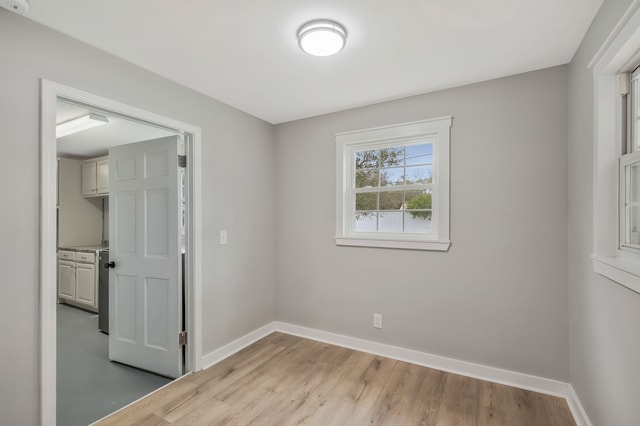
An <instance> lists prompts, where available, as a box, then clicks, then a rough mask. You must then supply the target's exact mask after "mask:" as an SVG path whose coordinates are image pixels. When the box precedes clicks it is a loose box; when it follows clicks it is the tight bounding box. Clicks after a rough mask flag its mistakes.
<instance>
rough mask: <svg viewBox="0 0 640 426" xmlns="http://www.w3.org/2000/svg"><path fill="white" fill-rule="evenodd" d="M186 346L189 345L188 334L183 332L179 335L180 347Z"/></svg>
mask: <svg viewBox="0 0 640 426" xmlns="http://www.w3.org/2000/svg"><path fill="white" fill-rule="evenodd" d="M186 345H187V332H186V331H181V332H180V334H178V346H180V347H183V346H186Z"/></svg>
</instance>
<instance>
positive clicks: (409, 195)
mask: <svg viewBox="0 0 640 426" xmlns="http://www.w3.org/2000/svg"><path fill="white" fill-rule="evenodd" d="M404 205H405V209H407V210H424V209H426V210H431V208H432V206H431V193H430V192H429V191H427V190H425V191H407V192H406V194H405V204H404Z"/></svg>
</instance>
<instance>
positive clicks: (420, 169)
mask: <svg viewBox="0 0 640 426" xmlns="http://www.w3.org/2000/svg"><path fill="white" fill-rule="evenodd" d="M432 175H433V166H413V167H407V184H409V183H433V178H432Z"/></svg>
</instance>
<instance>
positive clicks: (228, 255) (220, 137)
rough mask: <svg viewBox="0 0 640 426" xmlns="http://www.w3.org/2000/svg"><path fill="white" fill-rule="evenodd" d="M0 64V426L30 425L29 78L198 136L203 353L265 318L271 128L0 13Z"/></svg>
mask: <svg viewBox="0 0 640 426" xmlns="http://www.w3.org/2000/svg"><path fill="white" fill-rule="evenodd" d="M0 58H1V59H0V81H2V96H1V97H0V138H1V140H2V148H3V155H2V156H0V197H1V199H2V207H1V208H0V218H1V220H0V236H1V238H2V242H3V244H2V246H1V248H0V267H1V269H2V271H3V279H2V285H3V290H4V297H2V298H0V327H1V328H2V331H1V335H2V340H3V342H5V343H4V344H2V345H0V359H1V360H2V365H1V366H0V378H1V380H0V395H2V398H0V423H1V424H6V425H33V424H36V423H37V419H38V383H39V374H38V368H39V364H38V354H39V337H38V329H39V323H38V321H39V320H38V318H39V309H38V297H39V296H38V295H39V290H38V286H39V283H38V251H39V232H38V228H39V191H40V187H39V179H40V177H39V160H40V157H39V151H40V150H39V134H38V132H39V120H40V113H39V107H40V100H39V98H40V91H39V79H40V78H46V79H49V80H53V81H55V82H58V83H61V84H65V85H68V86H72V87H75V88H78V89H82V90H86V91H88V92H91V93H95V94H97V95H100V96H104V97H108V98H111V99H114V100H117V101H120V102H124V103H127V104H130V105H134V106H136V107H139V108H142V109H146V110H148V111H152V112H155V113H158V114H161V115H165V116H168V117H172V118H175V119H177V120H181V121H184V122H187V123H190V124H193V125H196V126H200V127H201V128H202V135H203V147H202V164H203V176H202V182H203V198H202V207H203V229H202V238H203V249H204V251H203V258H202V259H203V261H204V271H203V272H204V283H203V286H204V288H203V300H202V304H203V326H204V342H203V350H204V352H205V353H207V352H210V351H212V350H214V349H216V348H219V347H220V346H222V345H223V344H225V343H228V342H229V341H231V340H233V339H235V338H237V337H240V336H242V335H244V334H246V333H248V332H249V331H252V330H254V329H256V328H258V327H260V326H262V325H264V324H265V323H267V322H269V321H272V320H273V319H274V318H275V258H274V252H275V243H274V241H275V236H274V225H275V219H274V210H275V207H274V202H273V199H274V195H273V194H274V186H273V183H274V164H275V159H274V143H273V136H274V131H273V127H272V126H271V125H269V124H267V123H265V122H263V121H260V120H258V119H255V118H253V117H250V116H249V115H247V114H244V113H242V112H240V111H238V110H235V109H233V108H230V107H228V106H226V105H224V104H222V103H220V102H217V101H215V100H212V99H210V98H208V97H205V96H203V95H200V94H197V93H195V92H193V91H191V90H188V89H186V88H184V87H182V86H180V85H177V84H175V83H172V82H169V81H168V80H166V79H163V78H161V77H159V76H157V75H155V74H152V73H149V72H147V71H144V70H142V69H141V68H138V67H135V66H133V65H131V64H129V63H126V62H124V61H121V60H118V59H116V58H114V57H113V56H111V55H108V54H106V53H103V52H101V51H98V50H96V49H94V48H91V47H89V46H87V45H85V44H83V43H80V42H78V41H75V40H73V39H70V38H68V37H66V36H63V35H61V34H59V33H56V32H54V31H51V30H49V29H47V28H45V27H43V26H40V25H38V24H35V23H33V22H30V21H28V20H26V19H24V18H22V17H19V16H17V15H15V14H12V13H10V12H8V11H7V10H5V9H0ZM220 229H228V231H229V244H228V245H227V246H220V245H218V231H219V230H220ZM52 302H53V301H52Z"/></svg>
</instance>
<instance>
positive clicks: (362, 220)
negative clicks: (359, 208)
mask: <svg viewBox="0 0 640 426" xmlns="http://www.w3.org/2000/svg"><path fill="white" fill-rule="evenodd" d="M354 216H355V221H356V223H355V227H354V228H355V230H356V231H360V232H375V231H376V230H377V229H378V213H376V212H356V214H355V215H354Z"/></svg>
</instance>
